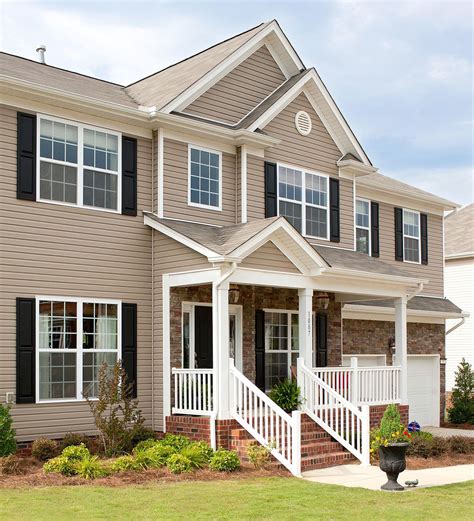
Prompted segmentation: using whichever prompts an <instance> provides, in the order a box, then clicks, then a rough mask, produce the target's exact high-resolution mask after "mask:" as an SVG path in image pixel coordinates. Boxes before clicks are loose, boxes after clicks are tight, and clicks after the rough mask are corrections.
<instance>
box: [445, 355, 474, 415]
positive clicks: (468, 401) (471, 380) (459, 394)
mask: <svg viewBox="0 0 474 521" xmlns="http://www.w3.org/2000/svg"><path fill="white" fill-rule="evenodd" d="M448 418H449V421H450V422H452V423H474V373H473V371H472V367H471V364H469V363H468V362H466V360H465V359H464V358H463V359H462V361H461V363H460V364H459V365H458V369H457V371H456V376H455V382H454V389H453V392H452V393H451V407H450V408H449V409H448Z"/></svg>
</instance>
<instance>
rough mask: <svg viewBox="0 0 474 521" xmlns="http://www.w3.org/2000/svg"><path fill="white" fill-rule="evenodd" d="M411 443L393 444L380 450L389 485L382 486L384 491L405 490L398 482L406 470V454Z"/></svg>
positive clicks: (381, 461)
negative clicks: (400, 475) (401, 473)
mask: <svg viewBox="0 0 474 521" xmlns="http://www.w3.org/2000/svg"><path fill="white" fill-rule="evenodd" d="M408 446H409V443H405V442H401V443H391V444H390V445H388V446H387V447H380V448H379V457H380V464H379V467H380V469H381V470H383V471H384V472H385V474H387V479H388V481H387V483H385V485H382V486H381V487H380V488H381V489H382V490H405V488H404V487H402V486H401V485H400V484H399V483H398V482H397V479H398V475H399V474H400V472H403V471H404V470H405V469H406V466H407V462H406V458H405V453H406V451H407V449H408Z"/></svg>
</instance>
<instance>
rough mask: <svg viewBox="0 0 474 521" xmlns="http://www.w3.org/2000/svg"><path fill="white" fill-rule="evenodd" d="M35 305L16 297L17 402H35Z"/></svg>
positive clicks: (32, 300)
mask: <svg viewBox="0 0 474 521" xmlns="http://www.w3.org/2000/svg"><path fill="white" fill-rule="evenodd" d="M35 306H36V302H35V299H34V298H17V299H16V403H35V338H36V335H35Z"/></svg>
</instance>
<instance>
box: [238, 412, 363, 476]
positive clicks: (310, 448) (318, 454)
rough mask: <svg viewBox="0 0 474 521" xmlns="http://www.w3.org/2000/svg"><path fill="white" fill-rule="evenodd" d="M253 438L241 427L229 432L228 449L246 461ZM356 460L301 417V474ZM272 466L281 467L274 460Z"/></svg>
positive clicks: (321, 429)
mask: <svg viewBox="0 0 474 521" xmlns="http://www.w3.org/2000/svg"><path fill="white" fill-rule="evenodd" d="M254 443H255V438H254V437H253V436H252V435H251V434H250V433H249V432H248V431H247V430H246V429H244V428H243V427H238V428H234V429H232V430H231V431H230V440H229V444H230V448H231V449H232V450H235V451H236V452H237V454H238V455H239V458H240V459H241V461H248V455H247V450H248V448H249V446H250V445H252V444H254ZM355 462H357V458H355V456H353V455H352V454H351V453H350V452H349V451H348V450H346V449H345V448H344V447H343V446H342V445H341V444H340V443H339V442H338V441H336V440H335V439H334V438H332V437H331V435H330V434H328V433H327V432H326V431H325V430H324V429H323V428H322V427H320V426H319V425H317V424H316V423H315V422H314V421H313V420H312V419H311V418H310V417H309V416H308V415H306V414H303V415H302V416H301V472H305V471H307V470H315V469H321V468H326V467H334V466H336V465H345V464H347V463H355ZM272 465H275V466H278V467H283V465H282V464H281V463H280V462H279V461H278V460H276V459H273V461H272Z"/></svg>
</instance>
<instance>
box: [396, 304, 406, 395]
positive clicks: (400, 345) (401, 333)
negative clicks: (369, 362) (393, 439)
mask: <svg viewBox="0 0 474 521" xmlns="http://www.w3.org/2000/svg"><path fill="white" fill-rule="evenodd" d="M395 356H396V363H397V365H399V366H400V367H401V371H400V398H401V402H402V404H405V405H406V404H408V348H407V299H406V298H405V297H402V298H398V299H395Z"/></svg>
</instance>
